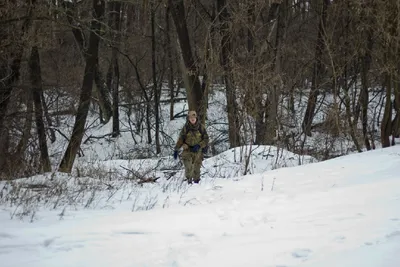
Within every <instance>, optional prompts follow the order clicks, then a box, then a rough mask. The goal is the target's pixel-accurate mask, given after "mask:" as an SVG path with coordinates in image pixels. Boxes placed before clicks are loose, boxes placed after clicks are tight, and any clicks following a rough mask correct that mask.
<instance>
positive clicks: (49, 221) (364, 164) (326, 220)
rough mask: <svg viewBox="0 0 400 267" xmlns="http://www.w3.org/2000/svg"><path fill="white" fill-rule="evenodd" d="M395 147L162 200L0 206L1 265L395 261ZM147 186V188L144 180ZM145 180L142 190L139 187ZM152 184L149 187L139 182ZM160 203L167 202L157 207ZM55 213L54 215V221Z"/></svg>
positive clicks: (398, 262)
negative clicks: (27, 211)
mask: <svg viewBox="0 0 400 267" xmlns="http://www.w3.org/2000/svg"><path fill="white" fill-rule="evenodd" d="M399 166H400V147H398V146H396V147H391V148H387V149H383V150H376V151H372V152H365V153H362V154H353V155H350V156H345V157H340V158H336V159H333V160H329V161H324V162H320V163H313V164H308V165H302V166H298V167H289V168H281V169H277V170H270V171H267V172H261V173H256V172H255V173H256V174H253V175H247V176H237V177H235V178H234V179H219V178H209V179H204V180H203V181H202V183H201V184H200V185H194V186H191V187H188V186H184V185H182V186H184V187H185V188H184V190H183V191H184V193H180V194H179V193H177V192H175V193H170V199H169V200H168V201H167V199H163V200H162V201H164V204H165V202H166V201H167V202H168V205H163V206H157V207H154V208H153V209H152V210H147V211H137V212H131V211H130V210H129V209H124V208H122V207H124V206H132V202H133V201H134V200H129V199H128V200H125V201H123V203H121V205H120V206H119V207H118V208H110V209H108V210H107V209H84V210H82V209H77V210H76V211H73V210H68V211H67V212H66V213H65V214H64V215H63V216H62V217H61V216H55V211H47V212H46V211H42V212H41V213H40V214H39V216H38V218H37V220H35V221H34V223H30V222H29V220H28V221H19V220H10V213H9V211H8V210H7V207H2V209H1V210H0V222H1V226H2V227H1V229H0V262H1V266H4V267H11V266H14V267H22V266H23V267H25V266H30V267H36V266H37V267H39V266H40V267H46V266H49V267H50V266H51V267H53V266H60V267H63V266H68V267H72V266H73V267H77V266H82V267H83V266H85V267H89V266H93V267H102V266H107V267H108V266H118V267H128V266H129V267H133V266H135V267H136V266H143V267H145V266H154V267H161V266H173V267H178V266H190V267H193V266H207V267H209V266H218V267H221V266H230V267H231V266H263V267H268V266H271V267H278V266H279V267H291V266H310V267H311V266H312V267H317V266H318V267H320V266H324V267H337V266H340V267H353V266H362V267H397V266H400V257H398V254H399V252H400V209H399V206H400V176H399V175H398V169H399ZM146 186H147V185H146ZM146 186H145V187H144V189H146ZM151 188H154V187H151V186H150V185H148V187H147V189H148V190H150V189H151ZM166 206H167V208H166ZM60 218H61V219H60Z"/></svg>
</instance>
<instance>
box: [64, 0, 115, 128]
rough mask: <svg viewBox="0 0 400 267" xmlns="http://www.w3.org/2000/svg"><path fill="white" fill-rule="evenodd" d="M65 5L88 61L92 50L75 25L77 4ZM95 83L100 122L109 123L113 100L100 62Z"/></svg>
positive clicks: (96, 68) (77, 41) (65, 2)
mask: <svg viewBox="0 0 400 267" xmlns="http://www.w3.org/2000/svg"><path fill="white" fill-rule="evenodd" d="M63 5H64V7H65V8H66V15H67V19H68V23H69V24H70V26H71V28H72V33H73V35H74V38H75V41H76V43H77V45H78V47H79V48H80V50H81V52H82V54H83V57H84V58H85V60H86V57H87V56H88V55H89V54H90V53H87V50H89V49H90V48H88V47H86V44H85V42H86V40H85V34H84V32H83V31H82V30H81V29H80V28H79V26H78V25H75V24H74V14H75V13H77V12H78V11H77V9H76V6H75V3H72V2H68V1H65V0H64V2H63ZM103 13H104V12H103ZM89 45H90V44H89ZM94 81H95V84H96V89H97V91H96V95H97V97H98V101H99V106H100V114H101V118H100V120H101V122H102V123H107V122H108V121H109V120H110V118H111V114H112V111H111V109H112V107H111V100H110V97H109V94H108V91H107V88H106V84H105V81H104V78H103V75H102V73H101V71H100V68H99V64H98V62H96V66H95V71H94Z"/></svg>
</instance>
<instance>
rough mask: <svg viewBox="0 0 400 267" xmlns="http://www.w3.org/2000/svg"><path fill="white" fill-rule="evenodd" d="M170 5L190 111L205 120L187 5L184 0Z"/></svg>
mask: <svg viewBox="0 0 400 267" xmlns="http://www.w3.org/2000/svg"><path fill="white" fill-rule="evenodd" d="M168 3H169V5H170V8H171V15H172V18H173V20H174V24H175V28H176V31H177V34H178V40H179V45H180V49H181V54H182V59H183V64H184V67H185V70H184V71H183V78H184V81H185V85H186V92H187V97H188V102H189V109H191V110H196V111H197V112H198V113H199V115H200V117H202V118H205V113H206V110H205V109H204V107H205V105H204V103H203V95H204V92H203V91H202V88H201V85H200V80H199V70H198V67H197V65H196V63H195V60H194V57H193V53H192V48H191V45H190V37H189V31H188V28H187V23H186V12H185V5H184V2H183V0H169V2H168Z"/></svg>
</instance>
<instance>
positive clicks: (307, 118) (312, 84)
mask: <svg viewBox="0 0 400 267" xmlns="http://www.w3.org/2000/svg"><path fill="white" fill-rule="evenodd" d="M399 14H400V3H399V1H395V0H158V1H157V0H127V1H114V0H113V1H111V0H61V1H43V0H29V1H28V0H26V1H25V0H4V1H2V3H0V177H18V176H22V175H31V174H35V173H40V172H48V171H50V170H51V169H52V165H54V166H55V164H56V165H57V166H56V167H55V168H56V170H58V171H61V172H67V173H69V172H71V169H72V166H73V163H74V161H75V159H76V157H77V156H78V155H79V154H80V153H81V152H80V146H81V143H82V141H83V137H84V133H85V124H86V121H87V117H88V114H89V112H90V110H92V111H97V114H98V118H99V121H101V123H104V124H105V123H108V122H109V121H110V120H111V121H112V129H111V130H110V136H111V137H113V138H116V137H118V136H119V135H120V131H121V127H120V111H121V108H122V107H123V108H126V109H127V110H129V112H130V113H135V114H136V115H137V116H136V117H137V118H140V119H141V120H143V122H144V124H145V125H146V128H145V134H146V135H147V139H146V140H147V142H148V143H149V144H154V145H155V148H156V153H157V154H159V153H160V152H161V144H160V131H161V130H160V127H159V125H160V123H159V120H160V103H161V97H160V96H161V94H162V90H164V89H163V85H164V84H167V85H168V88H169V92H168V94H169V99H170V103H171V107H172V108H171V113H170V115H169V116H170V119H171V120H173V119H174V117H175V116H177V113H176V112H174V110H173V103H174V102H175V101H178V99H175V98H176V96H177V90H179V88H180V87H184V88H185V93H186V97H187V102H188V105H189V108H190V109H195V110H197V111H198V112H199V114H200V115H201V118H202V120H203V121H206V120H207V106H208V95H209V94H210V93H212V90H213V84H214V83H216V82H218V83H223V84H224V93H225V96H226V103H227V105H226V112H227V116H228V118H227V121H228V127H227V132H226V136H227V138H229V144H230V147H237V146H240V145H243V144H248V143H249V142H250V143H253V144H266V145H277V144H278V143H279V144H281V145H284V146H285V148H288V149H290V150H293V152H296V153H303V154H308V153H312V151H311V149H310V150H307V148H306V147H305V146H304V144H305V143H306V141H307V139H309V138H312V137H313V136H314V135H315V133H317V132H318V133H320V132H323V133H325V134H327V135H329V136H330V137H337V136H343V135H344V136H347V137H349V139H350V140H351V141H352V144H353V146H354V151H360V152H361V151H363V150H370V149H373V148H375V147H376V143H379V144H382V146H383V147H387V146H391V145H394V137H399V135H400V91H399V90H400V79H399V75H400V61H399V59H398V58H397V57H398V56H400V51H399V50H400V15H399ZM60 99H69V102H68V103H65V102H63V101H60ZM326 99H329V101H325V100H326ZM300 100H302V101H303V102H304V111H303V110H300V108H299V105H298V103H299V101H300ZM300 102H301V101H300ZM326 103H328V104H326ZM376 105H378V108H376ZM371 110H372V111H371ZM374 110H377V111H376V112H374ZM381 111H382V112H381ZM318 112H320V113H321V112H322V114H323V118H322V120H321V119H318V121H316V115H317V113H318ZM299 114H300V115H301V116H300V117H299ZM63 115H70V116H74V118H75V120H74V121H75V123H74V126H73V130H72V132H71V133H70V134H68V135H64V136H63V138H65V139H66V140H67V142H68V146H66V149H65V151H63V154H62V155H60V161H59V163H55V162H51V160H50V154H49V151H48V144H50V143H53V142H56V138H59V136H60V135H59V133H57V131H58V126H59V125H60V120H59V117H60V116H63ZM249 118H250V119H249ZM297 125H300V127H297ZM325 158H329V155H328V154H327V155H325ZM53 170H55V169H54V167H53Z"/></svg>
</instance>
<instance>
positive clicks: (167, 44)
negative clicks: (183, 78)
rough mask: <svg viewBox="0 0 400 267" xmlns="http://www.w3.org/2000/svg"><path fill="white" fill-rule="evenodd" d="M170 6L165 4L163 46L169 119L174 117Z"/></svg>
mask: <svg viewBox="0 0 400 267" xmlns="http://www.w3.org/2000/svg"><path fill="white" fill-rule="evenodd" d="M170 12H171V11H170V6H169V4H167V9H166V11H165V25H166V26H165V47H166V49H167V58H168V87H169V90H170V99H171V101H170V109H169V119H170V120H173V119H174V103H175V101H174V97H175V94H174V65H173V57H172V43H171V27H170V18H169V16H170Z"/></svg>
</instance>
